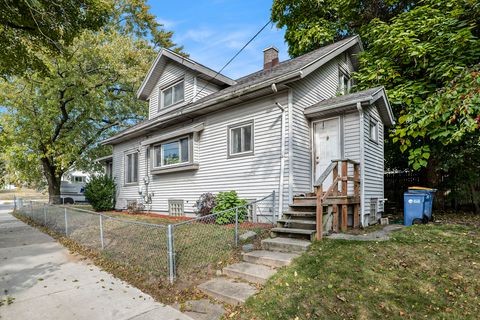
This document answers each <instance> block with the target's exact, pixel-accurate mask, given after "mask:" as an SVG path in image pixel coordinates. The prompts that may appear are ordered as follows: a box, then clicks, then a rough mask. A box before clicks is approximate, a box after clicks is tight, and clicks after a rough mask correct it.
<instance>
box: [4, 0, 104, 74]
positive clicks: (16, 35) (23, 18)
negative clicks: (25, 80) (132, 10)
mask: <svg viewBox="0 0 480 320" xmlns="http://www.w3.org/2000/svg"><path fill="white" fill-rule="evenodd" d="M111 4H112V3H108V2H107V1H101V0H73V1H72V0H57V1H51V0H35V1H34V0H3V1H2V4H1V5H0V33H1V34H2V37H1V39H0V74H2V75H12V74H20V73H23V72H24V71H26V70H27V69H29V68H34V69H37V70H43V69H45V68H46V66H45V64H44V62H43V61H42V59H41V55H42V54H45V53H47V52H48V53H50V54H54V53H60V52H61V51H62V47H63V46H65V45H70V44H71V43H72V41H73V39H74V38H75V37H76V36H77V35H78V34H80V33H81V32H82V31H83V30H97V29H98V28H100V27H101V26H103V25H104V24H105V23H106V21H107V19H108V12H109V11H110V9H111V8H110V6H111Z"/></svg>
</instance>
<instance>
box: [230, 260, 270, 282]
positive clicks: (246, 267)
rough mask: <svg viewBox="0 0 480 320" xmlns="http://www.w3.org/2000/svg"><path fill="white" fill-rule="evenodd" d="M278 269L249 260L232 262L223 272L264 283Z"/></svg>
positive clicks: (233, 276) (249, 280)
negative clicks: (249, 261)
mask: <svg viewBox="0 0 480 320" xmlns="http://www.w3.org/2000/svg"><path fill="white" fill-rule="evenodd" d="M276 272H277V271H276V270H275V269H272V268H271V267H268V266H265V265H259V264H253V263H248V262H239V263H235V264H231V265H229V266H227V267H225V268H223V269H222V273H223V274H224V275H226V276H229V277H232V278H241V279H243V280H246V281H248V282H254V283H259V284H264V283H265V282H266V281H267V279H268V278H270V277H271V276H273V275H274V274H275V273H276Z"/></svg>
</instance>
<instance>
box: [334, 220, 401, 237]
mask: <svg viewBox="0 0 480 320" xmlns="http://www.w3.org/2000/svg"><path fill="white" fill-rule="evenodd" d="M402 228H403V226H402V225H398V224H389V225H386V226H385V227H383V229H382V230H378V231H374V232H370V233H365V234H358V235H355V234H347V233H332V234H331V235H328V236H327V237H328V238H329V239H337V240H352V241H387V240H390V234H391V233H392V232H395V231H398V230H401V229H402Z"/></svg>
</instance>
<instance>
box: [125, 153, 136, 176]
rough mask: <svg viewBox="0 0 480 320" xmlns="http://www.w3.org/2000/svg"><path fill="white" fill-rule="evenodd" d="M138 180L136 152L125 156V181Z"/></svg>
mask: <svg viewBox="0 0 480 320" xmlns="http://www.w3.org/2000/svg"><path fill="white" fill-rule="evenodd" d="M137 182H138V152H133V153H129V154H127V155H126V156H125V183H137Z"/></svg>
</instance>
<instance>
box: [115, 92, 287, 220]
mask: <svg viewBox="0 0 480 320" xmlns="http://www.w3.org/2000/svg"><path fill="white" fill-rule="evenodd" d="M276 101H278V102H279V103H281V104H282V105H287V95H286V94H278V95H277V96H276V98H274V97H266V98H263V99H261V100H257V101H253V102H249V103H245V104H241V105H238V106H236V107H233V108H229V109H227V110H224V111H221V112H216V113H212V114H209V115H208V116H203V117H201V118H197V119H194V120H193V124H194V123H201V122H203V123H204V125H205V129H204V130H203V131H202V132H200V135H199V141H198V142H197V143H196V144H195V145H194V149H195V150H196V151H197V153H196V154H194V157H195V159H196V160H197V159H198V163H199V166H200V167H199V169H198V170H195V171H183V172H176V173H169V174H160V175H152V176H150V185H149V192H153V193H154V194H155V195H154V197H153V203H152V206H151V209H152V210H153V211H156V212H164V213H167V212H168V200H169V199H183V200H184V209H185V212H186V213H193V210H194V204H195V201H196V200H197V199H198V197H199V196H200V194H202V193H204V192H213V193H218V192H220V191H229V190H235V191H237V192H238V193H239V195H240V197H242V198H245V199H249V200H255V199H259V198H261V197H263V196H266V195H268V194H270V193H271V192H272V191H273V190H275V191H276V192H277V207H278V192H279V179H280V143H281V135H280V134H281V133H280V131H281V130H280V128H281V120H280V119H281V111H280V109H279V108H278V107H277V106H276V105H275V102H276ZM249 120H253V121H254V155H253V156H245V157H239V158H228V157H227V127H228V126H229V125H233V124H236V123H241V122H244V121H249ZM188 125H189V126H190V125H192V123H189V124H188ZM176 129H178V127H177V128H169V129H168V130H162V131H159V132H158V133H157V134H156V135H161V134H165V133H167V132H170V131H173V130H176ZM154 136H155V135H152V136H150V137H149V138H151V137H154ZM137 145H139V140H136V141H130V142H128V143H122V144H120V145H117V146H115V148H114V169H115V175H116V177H117V179H118V180H121V179H124V177H123V175H124V172H123V171H124V170H123V168H124V166H123V159H122V158H123V154H124V150H126V149H128V148H131V147H133V146H137ZM142 149H143V150H142V152H140V158H139V159H140V160H139V161H140V164H139V165H140V182H141V184H142V183H143V182H142V178H143V177H144V175H145V148H142ZM120 163H121V164H122V165H120ZM285 176H286V175H285ZM287 183H288V179H285V183H284V189H285V190H286V189H288V186H287ZM118 197H119V200H122V199H130V198H132V199H133V198H138V186H137V187H125V186H123V184H119V193H118ZM124 203H125V201H118V205H117V208H119V209H121V208H123V207H122V205H123V204H124Z"/></svg>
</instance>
